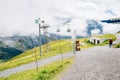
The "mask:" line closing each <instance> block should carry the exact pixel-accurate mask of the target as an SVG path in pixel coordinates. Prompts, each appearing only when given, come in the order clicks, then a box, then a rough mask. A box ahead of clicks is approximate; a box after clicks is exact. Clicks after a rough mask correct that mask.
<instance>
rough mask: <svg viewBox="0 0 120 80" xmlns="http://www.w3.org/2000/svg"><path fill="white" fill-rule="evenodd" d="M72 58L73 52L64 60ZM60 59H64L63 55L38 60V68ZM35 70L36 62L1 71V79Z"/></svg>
mask: <svg viewBox="0 0 120 80" xmlns="http://www.w3.org/2000/svg"><path fill="white" fill-rule="evenodd" d="M71 56H73V53H72V52H69V53H65V54H63V58H68V57H71ZM60 59H62V58H61V54H60V55H57V56H53V57H50V58H46V59H43V60H38V66H39V67H40V66H43V65H45V64H49V63H51V62H53V61H56V60H60ZM33 68H36V63H35V62H32V63H28V64H24V65H21V66H18V67H15V68H11V69H7V70H4V71H0V77H7V76H9V75H11V74H14V73H17V72H22V71H25V70H29V69H33Z"/></svg>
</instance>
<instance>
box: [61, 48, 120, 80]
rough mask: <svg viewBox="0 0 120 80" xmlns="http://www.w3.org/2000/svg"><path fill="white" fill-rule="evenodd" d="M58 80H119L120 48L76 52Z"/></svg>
mask: <svg viewBox="0 0 120 80" xmlns="http://www.w3.org/2000/svg"><path fill="white" fill-rule="evenodd" d="M59 80H120V48H119V49H118V48H117V49H115V48H109V47H108V46H104V47H102V46H101V47H100V46H98V47H95V48H91V49H88V50H84V51H81V52H78V53H77V54H76V55H75V62H74V64H72V66H71V67H70V68H69V69H67V70H66V71H65V72H64V73H62V74H61V75H60V78H59Z"/></svg>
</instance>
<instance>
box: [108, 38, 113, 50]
mask: <svg viewBox="0 0 120 80" xmlns="http://www.w3.org/2000/svg"><path fill="white" fill-rule="evenodd" d="M112 43H113V40H112V38H111V39H109V47H110V48H111V46H112Z"/></svg>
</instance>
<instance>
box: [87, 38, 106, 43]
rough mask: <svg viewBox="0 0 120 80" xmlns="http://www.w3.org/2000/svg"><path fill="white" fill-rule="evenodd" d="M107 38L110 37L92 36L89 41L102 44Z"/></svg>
mask: <svg viewBox="0 0 120 80" xmlns="http://www.w3.org/2000/svg"><path fill="white" fill-rule="evenodd" d="M105 40H108V39H107V38H99V37H91V38H90V40H89V41H90V42H92V43H93V44H101V43H102V42H104V41H105Z"/></svg>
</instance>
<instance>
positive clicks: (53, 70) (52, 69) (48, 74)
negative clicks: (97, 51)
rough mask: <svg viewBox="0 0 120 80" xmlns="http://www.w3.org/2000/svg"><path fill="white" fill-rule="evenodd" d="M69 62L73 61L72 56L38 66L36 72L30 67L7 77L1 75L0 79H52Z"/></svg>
mask: <svg viewBox="0 0 120 80" xmlns="http://www.w3.org/2000/svg"><path fill="white" fill-rule="evenodd" d="M71 63H73V57H71V58H67V59H64V60H63V61H61V60H58V61H55V62H52V63H50V64H47V65H45V66H43V67H39V69H38V73H37V71H36V69H32V70H27V71H23V72H19V73H16V74H12V75H10V76H8V77H2V78H0V80H53V79H54V78H56V76H57V75H58V74H59V73H60V72H62V71H63V70H65V69H66V68H67V67H68V66H69V65H70V64H71Z"/></svg>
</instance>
